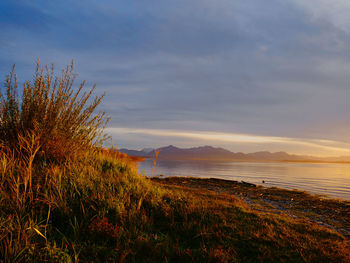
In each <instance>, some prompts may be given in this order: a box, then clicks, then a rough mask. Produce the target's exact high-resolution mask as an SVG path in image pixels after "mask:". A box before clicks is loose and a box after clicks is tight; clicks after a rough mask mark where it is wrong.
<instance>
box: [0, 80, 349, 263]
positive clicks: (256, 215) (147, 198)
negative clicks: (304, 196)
mask: <svg viewBox="0 0 350 263" xmlns="http://www.w3.org/2000/svg"><path fill="white" fill-rule="evenodd" d="M39 76H40V74H39ZM9 79H10V78H9ZM46 81H47V80H46ZM33 83H34V84H33V85H31V86H26V87H31V89H32V91H33V90H36V89H37V87H36V85H39V84H40V83H41V82H40V81H39V82H35V81H34V82H33ZM35 83H39V84H35ZM66 83H67V82H66ZM44 84H45V81H44ZM44 84H40V85H44ZM62 85H65V84H64V83H63V84H62ZM44 86H46V87H47V83H46V84H45V85H44ZM68 87H69V85H68ZM7 90H9V89H7ZM10 90H11V89H10ZM39 90H40V89H39ZM32 91H28V93H27V95H24V96H29V95H28V94H32V95H30V96H32V98H31V99H30V100H24V99H22V100H18V101H17V102H16V103H17V104H16V103H14V105H17V106H18V107H17V106H16V107H17V108H16V107H15V108H13V107H12V106H11V107H9V106H6V105H12V104H11V103H13V102H11V100H12V99H13V98H14V96H12V97H11V94H12V93H11V92H10V93H8V94H10V96H7V97H6V96H3V97H2V98H3V100H2V102H1V103H2V104H1V107H0V109H1V114H2V115H1V121H0V129H2V132H7V131H6V127H10V128H11V131H12V132H11V133H7V134H8V135H6V136H3V137H0V138H1V147H0V211H1V213H0V256H1V257H0V262H349V261H350V256H349V255H350V245H349V241H348V239H347V237H345V236H344V235H343V234H342V233H339V232H338V231H336V230H335V229H331V228H329V227H325V226H321V225H320V224H317V223H315V222H313V221H312V220H310V219H309V218H307V217H298V218H293V217H291V216H289V215H287V214H283V213H279V214H277V213H270V212H266V211H258V210H257V209H255V208H254V207H253V206H252V205H251V204H250V203H249V202H247V201H249V200H246V199H244V198H242V197H241V196H239V195H234V194H232V192H230V191H235V187H234V185H233V184H231V185H230V183H228V182H220V183H219V182H216V184H217V188H215V187H214V188H212V189H211V190H210V189H208V187H211V182H210V181H208V182H207V186H208V187H204V185H205V182H204V181H200V180H199V181H196V182H194V181H193V182H192V185H193V187H190V186H183V184H182V183H179V182H177V183H171V181H166V180H164V181H159V180H158V181H157V180H151V179H149V178H146V177H145V176H143V175H140V174H139V173H138V171H137V163H136V162H135V159H132V158H131V157H128V156H126V155H124V154H121V153H119V152H118V151H116V150H115V149H113V148H112V149H104V148H101V147H99V146H98V144H96V141H98V140H96V138H98V137H96V136H97V135H96V134H97V133H91V134H90V136H86V137H82V138H83V139H84V144H83V145H84V148H75V145H77V144H78V142H81V141H80V140H82V138H80V137H76V136H77V134H80V133H82V134H85V135H86V134H89V131H92V130H93V129H96V131H97V130H98V128H99V127H100V126H99V123H101V122H98V123H95V124H93V123H94V122H89V121H87V122H76V121H74V122H73V123H70V124H69V125H68V126H70V127H72V130H73V131H76V132H77V134H76V133H74V132H73V133H70V132H69V131H67V132H65V131H64V129H63V128H62V127H61V126H59V125H58V126H55V125H54V124H53V123H52V124H51V127H53V128H52V130H51V129H50V130H49V131H51V132H53V133H52V134H53V135H54V134H60V135H61V136H60V137H59V140H58V139H57V137H55V136H51V137H50V136H44V134H42V129H46V127H42V128H40V129H38V128H35V127H36V126H35V123H36V122H38V119H36V118H37V117H36V118H32V122H33V123H31V122H29V124H28V126H23V125H24V124H23V123H24V122H23V120H24V119H23V118H22V116H25V115H23V112H22V111H25V110H24V109H25V108H26V107H25V105H26V103H29V104H33V105H36V103H37V101H40V98H42V96H41V95H40V94H41V93H40V92H38V93H35V92H32ZM52 94H56V93H52ZM69 94H74V93H73V90H72V93H69ZM75 94H76V93H75ZM78 95H79V94H78ZM78 95H77V96H75V95H73V97H78ZM30 96H29V97H30ZM52 96H53V97H51V98H55V97H56V95H52ZM49 97H50V96H49ZM53 100H54V99H53ZM44 101H50V100H44ZM79 101H81V102H84V99H83V100H79V99H78V100H76V101H75V103H73V105H75V106H74V107H71V108H70V109H71V110H72V109H74V108H75V107H78V108H79V109H81V110H80V111H79V112H80V113H81V114H84V112H85V113H86V112H87V111H88V112H89V109H91V108H89V106H88V105H87V106H86V104H85V103H82V104H80V106H79V105H78V104H79V103H78V102H79ZM76 103H78V104H76ZM20 104H22V106H21V107H20ZM29 104H28V105H29ZM44 104H45V103H44ZM23 105H24V106H23ZM40 105H41V104H40ZM47 105H48V104H46V106H47ZM67 105H70V104H67ZM67 105H66V106H67ZM93 105H95V104H93ZM46 106H45V107H44V108H45V109H46V115H45V116H49V115H50V114H51V113H50V111H51V109H52V108H50V107H49V108H47V107H46ZM66 106H62V108H59V109H61V110H60V111H59V114H58V115H57V116H73V115H74V114H73V115H71V114H66V115H61V114H62V112H66V113H68V112H69V111H70V110H69V109H68V108H67V107H66ZM85 106H86V107H85ZM53 108H55V107H53ZM78 108H76V109H78ZM13 109H17V110H13ZM37 109H39V108H37ZM41 109H42V108H41ZM84 109H87V111H85V110H84ZM74 112H75V113H76V114H77V115H74V116H76V118H77V119H80V117H79V116H86V115H79V112H77V111H74ZM71 113H72V112H71ZM34 116H41V115H40V114H37V115H36V114H34ZM89 116H90V117H92V119H90V120H93V118H94V117H93V116H94V115H93V112H91V115H89ZM62 118H63V117H62ZM76 118H67V119H66V121H68V122H70V121H73V120H76ZM12 121H14V122H12ZM21 123H22V124H21ZM88 123H90V125H93V127H91V126H89V125H88ZM10 124H11V125H10ZM17 124H18V125H19V124H20V125H19V126H16V125H17ZM6 125H10V126H6ZM94 125H95V126H94ZM23 127H27V128H26V130H23V129H22V128H23ZM4 134H5V133H4ZM94 134H95V135H96V136H95V135H94ZM44 138H45V139H44ZM50 138H52V140H51V139H50ZM76 138H78V139H77V141H75V139H76ZM71 144H72V145H73V146H74V147H72V148H73V149H80V150H79V151H78V152H75V153H74V154H71V155H69V158H66V157H65V156H62V155H61V154H57V152H56V151H55V150H54V149H55V148H56V147H57V148H60V147H62V148H60V149H61V150H59V153H62V152H66V151H67V150H68V149H69V145H71ZM48 145H51V146H50V147H48ZM52 145H55V146H56V147H52ZM173 182H174V181H173ZM189 182H191V181H189ZM214 183H215V182H214ZM226 183H227V184H228V185H227V186H226V185H225V184H226ZM195 184H196V185H197V186H196V187H194V185H195ZM187 185H189V183H187ZM218 185H219V186H220V185H221V186H220V187H221V188H220V187H219V188H218ZM223 185H224V187H222V186H223ZM214 186H215V185H214ZM248 188H249V187H246V186H241V190H242V189H248ZM217 189H224V190H223V191H216V190H217ZM213 190H215V191H213ZM241 190H240V191H241ZM255 190H256V191H258V189H255ZM260 190H261V189H260ZM249 191H250V190H249ZM276 191H279V190H276ZM251 193H253V191H251ZM246 194H248V190H246ZM296 195H297V193H296ZM252 196H253V194H252ZM255 196H256V200H258V199H259V198H258V192H257V193H256V195H255ZM274 196H275V198H280V199H282V198H284V197H283V194H282V193H280V194H277V193H275V195H274ZM251 199H253V197H252V198H251Z"/></svg>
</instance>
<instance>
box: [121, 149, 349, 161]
mask: <svg viewBox="0 0 350 263" xmlns="http://www.w3.org/2000/svg"><path fill="white" fill-rule="evenodd" d="M158 150H159V151H160V153H159V157H158V158H159V159H176V160H225V161H229V160H241V161H244V160H245V161H253V160H255V161H302V162H307V161H320V162H326V161H330V162H350V157H331V158H319V157H312V156H301V155H293V154H288V153H286V152H274V153H272V152H268V151H261V152H255V153H248V154H245V153H241V152H238V153H234V152H231V151H229V150H226V149H223V148H216V147H212V146H201V147H193V148H186V149H184V148H178V147H176V146H173V145H169V146H166V147H161V148H159V149H158ZM120 151H121V152H123V153H126V154H128V155H131V156H140V157H145V158H148V157H152V156H153V154H154V150H152V149H149V148H146V149H143V150H128V149H120Z"/></svg>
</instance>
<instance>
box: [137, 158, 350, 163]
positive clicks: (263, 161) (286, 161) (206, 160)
mask: <svg viewBox="0 0 350 263" xmlns="http://www.w3.org/2000/svg"><path fill="white" fill-rule="evenodd" d="M134 157H137V158H138V159H139V160H137V161H140V162H143V161H145V160H147V159H152V157H150V156H147V157H139V156H134ZM158 160H167V161H205V162H237V163H238V162H242V163H324V164H327V163H329V164H350V161H323V160H261V159H251V160H245V159H209V158H208V159H205V158H170V157H159V158H158Z"/></svg>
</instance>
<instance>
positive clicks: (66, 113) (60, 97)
mask: <svg viewBox="0 0 350 263" xmlns="http://www.w3.org/2000/svg"><path fill="white" fill-rule="evenodd" d="M14 69H15V68H14V67H13V70H12V71H11V72H10V74H9V75H7V77H6V81H5V86H4V88H3V89H2V90H0V145H2V147H3V148H8V149H15V150H17V151H21V149H20V148H19V147H18V146H19V143H20V140H21V139H20V138H30V137H31V136H32V135H35V138H36V140H37V141H38V145H39V146H40V151H39V152H38V155H40V156H45V157H46V158H49V159H56V160H57V159H59V160H61V159H69V158H73V157H75V156H76V155H79V154H80V153H82V152H85V151H86V150H87V149H89V148H90V147H91V146H92V145H101V143H102V141H103V140H104V139H105V137H104V136H103V128H104V127H105V126H106V124H107V122H108V120H109V118H107V117H106V114H105V113H104V112H99V113H96V108H97V107H98V105H99V104H100V103H101V100H102V98H103V96H104V95H102V96H96V97H94V98H93V97H92V94H93V92H94V90H95V88H96V86H93V87H92V88H91V89H88V90H86V89H85V87H84V85H85V82H82V83H81V84H80V85H79V86H78V87H77V88H76V89H75V88H74V81H75V79H76V75H75V74H74V73H73V69H74V67H73V63H72V64H71V65H70V66H67V67H66V68H65V69H63V70H62V72H61V74H60V75H58V76H56V75H55V72H54V67H53V65H52V66H51V67H49V66H46V67H41V66H40V64H39V61H38V62H37V66H36V70H35V74H34V77H33V80H32V81H26V82H25V84H24V87H23V90H22V91H21V92H19V91H18V82H17V75H16V74H15V70H14ZM19 93H20V94H22V95H21V96H20V95H19ZM21 154H22V152H21Z"/></svg>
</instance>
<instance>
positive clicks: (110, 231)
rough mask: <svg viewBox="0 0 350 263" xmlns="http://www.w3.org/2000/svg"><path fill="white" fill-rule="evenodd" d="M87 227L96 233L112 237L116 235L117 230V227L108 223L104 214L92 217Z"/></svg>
mask: <svg viewBox="0 0 350 263" xmlns="http://www.w3.org/2000/svg"><path fill="white" fill-rule="evenodd" d="M89 229H90V230H91V231H92V232H95V233H96V234H101V235H107V236H110V237H114V238H115V237H117V236H118V232H119V227H118V226H116V225H113V224H112V223H109V222H108V218H107V217H105V216H103V217H102V218H99V217H96V218H94V219H92V220H91V222H90V225H89Z"/></svg>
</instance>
